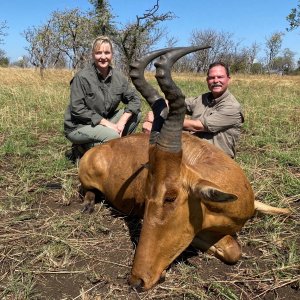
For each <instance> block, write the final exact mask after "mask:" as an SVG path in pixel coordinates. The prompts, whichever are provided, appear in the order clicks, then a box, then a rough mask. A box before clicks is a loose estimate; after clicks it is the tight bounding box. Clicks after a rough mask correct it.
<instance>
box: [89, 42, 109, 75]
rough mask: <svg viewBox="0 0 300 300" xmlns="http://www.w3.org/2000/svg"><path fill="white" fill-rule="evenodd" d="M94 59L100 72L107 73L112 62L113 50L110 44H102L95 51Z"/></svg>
mask: <svg viewBox="0 0 300 300" xmlns="http://www.w3.org/2000/svg"><path fill="white" fill-rule="evenodd" d="M93 59H94V61H95V64H96V67H97V68H98V69H99V71H100V72H103V71H104V72H106V71H107V70H108V67H109V66H110V64H111V61H112V49H111V46H110V44H109V43H106V42H104V43H102V44H101V45H100V46H98V47H96V48H95V50H94V51H93Z"/></svg>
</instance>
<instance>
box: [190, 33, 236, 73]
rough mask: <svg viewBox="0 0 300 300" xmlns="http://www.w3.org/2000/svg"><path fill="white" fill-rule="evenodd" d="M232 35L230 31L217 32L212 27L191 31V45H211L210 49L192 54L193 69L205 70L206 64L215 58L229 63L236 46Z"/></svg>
mask: <svg viewBox="0 0 300 300" xmlns="http://www.w3.org/2000/svg"><path fill="white" fill-rule="evenodd" d="M232 37H233V34H232V33H229V32H223V31H221V32H217V31H216V30H214V29H207V30H196V31H193V32H192V36H191V38H190V40H191V43H192V45H193V46H198V45H203V46H211V47H212V48H211V49H208V50H204V51H198V52H196V53H194V54H193V55H192V56H193V57H194V64H195V70H196V71H197V72H206V71H207V69H208V66H209V65H210V64H211V63H212V62H214V61H216V60H221V61H223V62H224V63H227V64H228V65H230V64H231V59H232V54H233V53H234V51H235V49H236V48H237V44H236V43H235V42H234V41H233V39H232Z"/></svg>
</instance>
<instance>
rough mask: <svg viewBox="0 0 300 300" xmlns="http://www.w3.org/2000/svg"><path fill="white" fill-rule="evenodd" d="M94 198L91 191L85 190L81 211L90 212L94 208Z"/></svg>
mask: <svg viewBox="0 0 300 300" xmlns="http://www.w3.org/2000/svg"><path fill="white" fill-rule="evenodd" d="M95 198H96V195H95V193H94V192H92V191H87V192H86V194H85V196H84V203H83V209H82V210H81V212H82V213H85V212H87V213H89V214H91V213H92V212H93V211H94V209H95Z"/></svg>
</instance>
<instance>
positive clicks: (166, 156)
mask: <svg viewBox="0 0 300 300" xmlns="http://www.w3.org/2000/svg"><path fill="white" fill-rule="evenodd" d="M205 48H208V47H187V48H174V49H163V50H160V51H155V52H152V53H150V54H148V55H146V56H145V57H143V58H142V59H140V60H138V61H136V62H135V63H133V64H132V65H131V73H130V76H131V78H132V81H133V84H134V85H135V87H136V88H137V89H138V90H139V91H140V93H141V94H142V95H143V97H144V98H145V99H146V100H147V101H148V103H149V104H150V106H151V107H152V110H153V112H154V124H153V128H152V132H151V134H150V139H149V136H148V135H146V134H141V133H140V134H135V135H131V136H127V137H124V138H120V139H116V140H112V141H109V142H107V143H105V144H103V145H100V146H96V147H94V148H92V149H90V150H89V151H88V152H86V154H85V155H84V156H83V158H82V159H81V160H80V164H79V178H80V181H81V184H82V187H83V188H84V190H85V192H86V193H85V207H86V208H87V209H92V208H93V205H94V203H95V189H97V190H99V191H101V192H102V193H103V194H104V195H105V198H106V199H107V200H108V201H109V202H111V203H112V205H113V206H115V207H116V208H117V209H118V210H120V211H122V212H123V213H126V214H135V215H139V216H140V217H142V218H143V224H142V230H141V234H140V239H139V243H138V246H137V249H136V252H135V257H134V262H133V267H132V271H131V275H130V279H129V282H130V284H131V285H132V286H134V287H139V288H142V289H149V288H151V287H152V286H153V285H154V284H155V283H156V282H158V281H159V279H160V278H161V276H162V274H163V273H164V271H165V270H166V269H167V267H168V266H169V265H170V263H171V262H172V261H173V260H174V259H175V258H176V257H177V256H178V255H179V254H180V253H182V252H183V251H184V250H185V249H186V248H187V247H188V246H189V245H190V244H191V243H193V245H195V246H197V247H199V248H201V249H202V250H204V251H209V252H210V253H212V254H214V255H215V256H216V257H218V258H219V259H221V260H222V261H224V262H226V263H235V262H237V261H238V259H239V258H240V257H241V250H240V246H239V244H238V242H237V241H236V238H235V233H236V232H238V231H239V230H240V229H241V228H242V226H243V225H244V224H245V222H246V221H247V220H248V219H249V218H251V217H252V216H253V214H254V211H255V209H257V210H262V211H265V212H271V213H272V212H273V213H277V212H279V213H287V212H288V210H284V209H278V208H277V209H276V208H273V207H270V206H268V205H264V204H262V203H261V202H258V201H255V200H254V194H253V191H252V188H251V185H250V183H249V181H248V179H247V178H246V176H245V174H244V172H243V171H242V169H241V168H240V167H239V165H238V164H237V163H236V162H235V161H234V160H233V159H231V158H229V157H228V156H227V155H226V154H224V153H223V152H222V151H221V150H218V149H217V148H216V147H214V146H213V145H210V144H208V143H207V142H206V141H203V140H201V139H199V138H197V137H194V136H192V135H189V134H184V133H182V124H183V120H184V117H185V102H184V99H185V98H184V95H183V94H182V92H181V91H180V89H179V88H178V87H177V86H176V84H175V83H174V81H173V80H172V78H171V71H170V70H171V67H172V65H173V64H174V62H175V61H177V60H178V59H179V58H180V57H182V56H183V55H185V54H187V53H190V52H193V51H197V50H201V49H205ZM157 57H160V60H159V61H158V62H156V63H155V66H156V78H157V81H158V83H159V86H160V88H161V90H162V92H163V93H164V95H165V98H166V99H167V100H168V103H169V107H168V108H167V107H166V103H165V100H164V99H163V98H162V97H161V96H160V95H159V93H158V92H157V91H156V90H155V89H154V88H153V87H152V86H151V85H150V84H149V83H147V82H146V80H145V78H144V69H145V67H146V66H147V65H148V63H149V62H151V61H152V60H154V59H155V58H157Z"/></svg>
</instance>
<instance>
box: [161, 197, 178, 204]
mask: <svg viewBox="0 0 300 300" xmlns="http://www.w3.org/2000/svg"><path fill="white" fill-rule="evenodd" d="M164 200H165V202H168V203H170V202H174V201H175V200H176V196H168V197H165V199H164Z"/></svg>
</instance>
